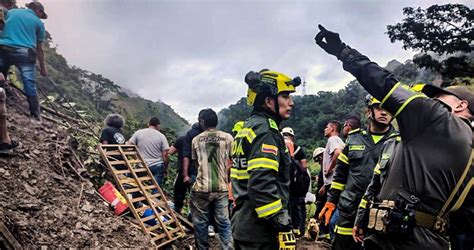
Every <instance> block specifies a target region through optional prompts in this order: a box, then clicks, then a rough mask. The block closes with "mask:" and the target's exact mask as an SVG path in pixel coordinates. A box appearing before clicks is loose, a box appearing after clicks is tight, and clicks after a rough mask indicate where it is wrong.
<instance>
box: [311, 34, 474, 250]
mask: <svg viewBox="0 0 474 250" xmlns="http://www.w3.org/2000/svg"><path fill="white" fill-rule="evenodd" d="M319 29H320V32H319V33H318V34H317V35H316V37H315V40H316V43H317V44H318V45H319V46H320V47H321V48H322V49H324V50H325V51H326V52H327V53H329V54H332V55H334V56H336V57H337V58H338V59H339V60H341V61H342V63H343V68H344V69H345V70H346V71H348V72H350V73H351V74H353V75H354V76H355V77H356V78H357V80H358V82H359V83H360V84H361V85H362V86H363V87H364V88H365V89H366V90H367V91H368V92H369V93H370V94H372V95H373V96H374V97H375V98H377V99H379V100H382V103H381V107H383V108H384V109H386V110H387V111H388V112H390V113H391V114H393V116H394V117H395V118H396V119H397V123H398V125H399V128H400V136H401V142H400V146H398V147H399V148H398V147H397V150H395V151H394V154H393V155H392V156H391V162H390V171H389V173H388V174H387V175H386V177H385V180H384V183H383V185H382V187H381V189H380V192H379V194H378V196H377V198H378V199H379V200H381V201H385V204H386V206H385V209H386V210H385V212H386V215H387V216H386V220H382V222H383V223H382V225H381V226H380V227H379V228H378V229H376V230H375V233H373V234H372V235H370V236H368V237H367V238H366V239H364V247H365V248H366V249H448V248H449V244H448V240H447V237H446V234H445V231H446V230H445V229H446V226H447V217H448V216H449V214H450V212H452V210H457V209H459V210H458V211H461V212H463V213H464V215H465V218H466V220H465V223H466V224H467V225H466V226H467V227H468V228H469V229H470V230H472V229H473V224H472V220H473V217H474V213H473V211H474V206H473V203H472V202H467V203H465V204H463V201H464V198H465V196H464V195H463V194H467V193H468V192H469V190H470V188H471V186H472V180H473V179H472V167H471V163H472V146H473V132H472V125H471V121H472V119H473V114H474V94H473V93H472V92H470V91H469V90H468V89H467V88H466V87H461V86H455V87H449V88H447V89H440V88H437V87H434V86H432V85H427V86H425V87H423V92H425V91H426V92H425V93H427V94H428V95H429V96H430V97H433V99H430V98H428V97H427V96H426V95H424V94H422V93H419V92H416V91H415V90H413V89H411V88H410V87H409V86H407V85H404V84H402V83H399V82H398V80H397V79H395V77H394V75H393V74H392V73H390V72H389V71H387V70H386V69H384V68H382V67H380V66H378V65H377V64H376V63H374V62H372V61H370V60H369V58H367V56H364V55H362V54H361V53H359V52H358V51H357V50H355V49H352V48H350V47H349V46H347V45H346V44H344V43H343V42H342V41H341V39H340V38H339V34H337V33H334V32H331V31H328V30H326V29H325V28H324V27H322V26H321V25H320V26H319ZM469 170H471V173H470V172H469ZM467 197H469V196H467ZM470 199H472V197H469V198H468V200H470ZM379 208H381V207H380V206H379ZM375 218H378V216H375ZM370 219H372V218H370Z"/></svg>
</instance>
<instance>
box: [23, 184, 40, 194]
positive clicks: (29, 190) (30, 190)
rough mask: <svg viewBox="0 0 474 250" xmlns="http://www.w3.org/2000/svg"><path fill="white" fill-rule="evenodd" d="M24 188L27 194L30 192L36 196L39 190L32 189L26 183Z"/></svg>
mask: <svg viewBox="0 0 474 250" xmlns="http://www.w3.org/2000/svg"><path fill="white" fill-rule="evenodd" d="M23 186H24V187H25V190H26V192H28V193H29V194H31V195H35V194H36V193H38V188H35V187H32V186H30V185H29V184H26V183H25V184H23Z"/></svg>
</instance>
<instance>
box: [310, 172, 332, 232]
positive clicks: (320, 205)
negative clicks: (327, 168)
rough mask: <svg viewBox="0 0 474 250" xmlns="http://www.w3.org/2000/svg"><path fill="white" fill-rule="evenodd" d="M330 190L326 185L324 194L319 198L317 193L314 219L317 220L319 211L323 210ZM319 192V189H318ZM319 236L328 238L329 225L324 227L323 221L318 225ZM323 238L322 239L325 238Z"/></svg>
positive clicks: (329, 186)
mask: <svg viewBox="0 0 474 250" xmlns="http://www.w3.org/2000/svg"><path fill="white" fill-rule="evenodd" d="M320 178H322V175H320ZM329 188H331V185H326V188H325V190H326V191H325V192H324V194H323V195H322V196H319V192H318V193H317V197H316V214H315V215H314V216H315V217H316V218H318V216H319V213H321V210H323V207H324V204H326V201H327V199H328V190H329ZM318 191H319V189H318ZM319 232H320V233H319V235H320V236H323V237H324V236H326V235H327V237H329V224H328V225H324V219H323V221H322V222H321V223H320V225H319ZM327 237H324V238H327Z"/></svg>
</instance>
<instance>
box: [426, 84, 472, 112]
mask: <svg viewBox="0 0 474 250" xmlns="http://www.w3.org/2000/svg"><path fill="white" fill-rule="evenodd" d="M422 92H423V93H425V95H427V96H428V97H431V98H432V97H436V96H438V95H440V94H446V95H453V96H456V97H457V98H459V99H460V100H465V101H466V102H467V103H468V108H469V110H470V111H471V113H472V114H474V93H473V92H472V91H470V90H469V89H468V88H467V87H466V86H449V87H447V88H444V89H443V88H440V87H437V86H434V85H430V84H426V85H425V86H424V87H423V90H422Z"/></svg>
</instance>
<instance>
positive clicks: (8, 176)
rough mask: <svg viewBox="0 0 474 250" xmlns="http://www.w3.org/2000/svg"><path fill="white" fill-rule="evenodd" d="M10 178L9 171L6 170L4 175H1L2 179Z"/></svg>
mask: <svg viewBox="0 0 474 250" xmlns="http://www.w3.org/2000/svg"><path fill="white" fill-rule="evenodd" d="M10 176H11V174H10V171H8V170H7V171H5V173H3V178H5V179H10Z"/></svg>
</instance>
